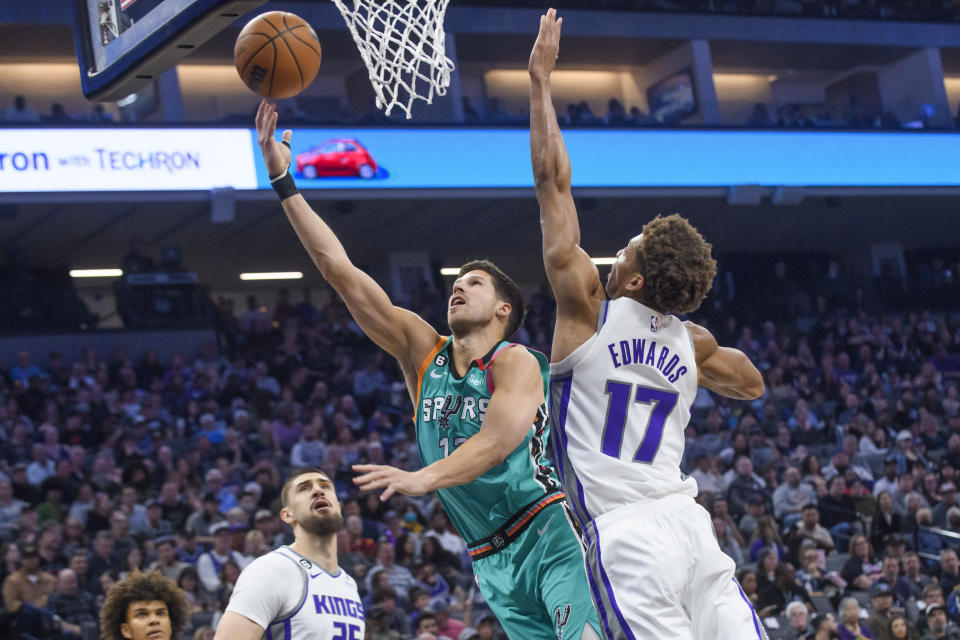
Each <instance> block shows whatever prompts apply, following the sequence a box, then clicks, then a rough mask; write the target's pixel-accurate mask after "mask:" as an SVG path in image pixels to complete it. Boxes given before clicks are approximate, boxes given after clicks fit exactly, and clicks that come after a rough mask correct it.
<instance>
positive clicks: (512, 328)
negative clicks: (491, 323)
mask: <svg viewBox="0 0 960 640" xmlns="http://www.w3.org/2000/svg"><path fill="white" fill-rule="evenodd" d="M471 271H483V272H484V273H486V274H488V275H489V276H490V279H491V280H492V281H493V288H494V290H495V291H496V292H497V295H498V296H500V297H501V298H502V299H503V301H504V302H506V303H507V304H509V305H510V317H509V318H508V319H507V327H506V329H505V330H504V332H503V337H504V338H509V337H510V336H512V335H513V334H514V333H516V332H517V329H519V328H520V325H521V324H523V319H524V317H525V316H526V315H527V309H526V306H525V305H524V304H523V293H521V291H520V287H519V285H517V283H516V282H514V281H513V278H511V277H510V276H508V275H507V274H505V273H504V272H503V271H502V270H501V269H500V267H498V266H497V265H495V264H493V263H492V262H490V261H489V260H471V261H470V262H468V263H466V264H465V265H463V266H462V267H460V273H459V274H457V277H458V278H462V277H463V276H465V275H466V274H468V273H470V272H471Z"/></svg>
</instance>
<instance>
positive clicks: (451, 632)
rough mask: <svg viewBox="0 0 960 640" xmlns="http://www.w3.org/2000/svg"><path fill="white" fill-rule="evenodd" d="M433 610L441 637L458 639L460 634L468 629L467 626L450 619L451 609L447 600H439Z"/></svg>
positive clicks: (434, 604)
mask: <svg viewBox="0 0 960 640" xmlns="http://www.w3.org/2000/svg"><path fill="white" fill-rule="evenodd" d="M432 609H433V611H434V614H435V615H436V618H437V632H438V633H439V637H443V636H446V637H448V638H458V637H459V636H460V632H462V631H463V630H464V629H466V627H467V625H465V624H464V623H463V622H461V621H459V620H457V619H456V618H452V617H450V607H449V606H448V605H447V603H446V601H445V600H442V599H441V600H437V601H436V602H434V603H433V605H432Z"/></svg>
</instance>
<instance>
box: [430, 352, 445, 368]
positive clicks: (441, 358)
mask: <svg viewBox="0 0 960 640" xmlns="http://www.w3.org/2000/svg"><path fill="white" fill-rule="evenodd" d="M433 362H434V364H436V365H437V366H438V367H442V366H443V365H445V364H447V356H445V355H443V354H442V353H441V354H440V355H438V356H437V357H436V359H434V361H433Z"/></svg>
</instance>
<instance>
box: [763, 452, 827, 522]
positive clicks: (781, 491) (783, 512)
mask: <svg viewBox="0 0 960 640" xmlns="http://www.w3.org/2000/svg"><path fill="white" fill-rule="evenodd" d="M783 479H784V483H783V484H781V485H780V486H779V487H777V488H776V489H775V490H774V492H773V514H774V515H775V516H776V517H777V519H778V520H780V521H781V522H782V523H783V526H784V528H790V527H791V526H793V524H794V523H795V522H797V521H799V520H800V519H801V518H802V511H803V510H804V508H805V507H806V506H807V505H809V504H811V503H816V501H817V494H816V491H815V490H814V488H813V486H812V485H810V484H808V483H806V482H803V481H802V479H801V476H800V469H799V467H797V466H796V465H792V464H791V465H790V466H788V467H787V468H786V471H784V473H783Z"/></svg>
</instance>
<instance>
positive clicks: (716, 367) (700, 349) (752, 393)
mask: <svg viewBox="0 0 960 640" xmlns="http://www.w3.org/2000/svg"><path fill="white" fill-rule="evenodd" d="M684 325H685V326H686V327H687V330H688V331H690V336H691V337H692V338H693V346H694V349H695V350H696V352H697V371H698V373H699V384H700V386H702V387H706V388H707V389H710V391H713V392H715V393H719V394H720V395H722V396H726V397H728V398H735V399H737V400H754V399H756V398H759V397H760V396H762V395H763V391H764V384H763V376H762V375H760V371H759V370H758V369H757V368H756V367H755V366H754V365H753V363H752V362H750V358H748V357H747V355H746V354H745V353H743V352H742V351H740V350H739V349H731V348H730V347H721V346H719V345H718V344H717V340H716V338H714V337H713V334H711V333H710V332H709V331H707V330H706V329H704V328H703V327H701V326H700V325H698V324H694V323H692V322H685V323H684Z"/></svg>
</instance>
